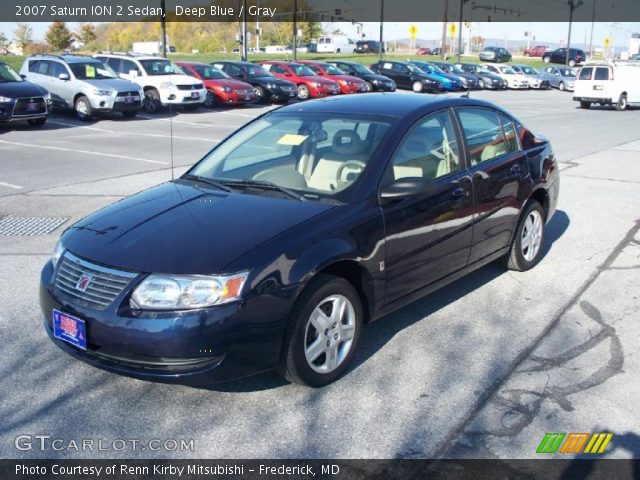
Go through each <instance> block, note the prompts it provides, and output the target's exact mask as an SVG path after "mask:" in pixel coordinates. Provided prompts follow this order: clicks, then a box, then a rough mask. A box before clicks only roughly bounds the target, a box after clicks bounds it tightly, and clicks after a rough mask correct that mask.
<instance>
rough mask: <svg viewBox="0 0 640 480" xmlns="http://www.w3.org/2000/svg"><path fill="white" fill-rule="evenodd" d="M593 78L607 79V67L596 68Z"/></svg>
mask: <svg viewBox="0 0 640 480" xmlns="http://www.w3.org/2000/svg"><path fill="white" fill-rule="evenodd" d="M593 79H594V80H609V69H608V68H607V67H598V68H596V73H595V75H594V77H593Z"/></svg>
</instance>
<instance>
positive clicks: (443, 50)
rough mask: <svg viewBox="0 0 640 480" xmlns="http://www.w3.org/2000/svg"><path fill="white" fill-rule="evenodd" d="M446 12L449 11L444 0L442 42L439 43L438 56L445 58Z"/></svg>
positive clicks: (447, 4) (446, 0)
mask: <svg viewBox="0 0 640 480" xmlns="http://www.w3.org/2000/svg"><path fill="white" fill-rule="evenodd" d="M447 10H449V0H444V12H443V13H442V40H441V42H440V47H441V48H440V56H441V57H442V58H446V56H447V54H446V45H447Z"/></svg>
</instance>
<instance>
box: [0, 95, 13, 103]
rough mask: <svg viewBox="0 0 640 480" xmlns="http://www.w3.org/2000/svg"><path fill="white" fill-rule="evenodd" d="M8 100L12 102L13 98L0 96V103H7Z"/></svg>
mask: <svg viewBox="0 0 640 480" xmlns="http://www.w3.org/2000/svg"><path fill="white" fill-rule="evenodd" d="M9 102H13V98H11V97H2V96H0V103H9Z"/></svg>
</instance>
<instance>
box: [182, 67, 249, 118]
mask: <svg viewBox="0 0 640 480" xmlns="http://www.w3.org/2000/svg"><path fill="white" fill-rule="evenodd" d="M175 63H176V64H177V65H178V66H179V67H180V68H182V69H183V70H184V72H185V73H186V74H188V75H191V76H192V77H196V78H199V79H200V80H202V82H203V83H204V86H205V88H206V89H207V97H206V99H205V101H204V105H205V106H206V107H209V108H211V107H218V106H222V105H242V104H244V103H247V102H253V101H254V100H255V99H256V94H255V92H254V90H253V86H252V85H251V84H249V83H245V82H241V81H240V80H234V79H233V78H231V77H230V76H229V75H227V74H226V73H224V72H222V71H220V70H218V69H217V68H216V67H214V66H213V65H209V64H207V63H200V62H175Z"/></svg>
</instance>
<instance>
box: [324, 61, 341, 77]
mask: <svg viewBox="0 0 640 480" xmlns="http://www.w3.org/2000/svg"><path fill="white" fill-rule="evenodd" d="M323 67H324V69H325V70H326V71H327V73H328V74H329V75H345V72H343V71H342V70H340V69H339V68H338V67H336V66H335V65H330V64H328V63H327V64H324V65H323Z"/></svg>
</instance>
